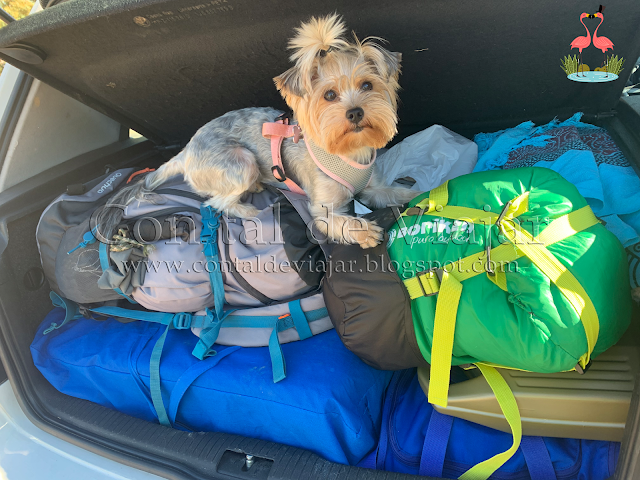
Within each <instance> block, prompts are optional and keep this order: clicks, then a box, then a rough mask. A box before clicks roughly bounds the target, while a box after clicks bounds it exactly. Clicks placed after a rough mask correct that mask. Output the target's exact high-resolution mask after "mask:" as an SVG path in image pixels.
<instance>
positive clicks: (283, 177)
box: [271, 165, 287, 182]
mask: <svg viewBox="0 0 640 480" xmlns="http://www.w3.org/2000/svg"><path fill="white" fill-rule="evenodd" d="M276 172H277V173H278V175H280V177H279V178H278V176H277V175H276ZM271 173H272V174H273V178H275V179H276V180H277V181H279V182H284V181H285V180H286V179H287V176H286V175H285V174H284V171H283V170H282V168H280V165H274V166H273V167H271Z"/></svg>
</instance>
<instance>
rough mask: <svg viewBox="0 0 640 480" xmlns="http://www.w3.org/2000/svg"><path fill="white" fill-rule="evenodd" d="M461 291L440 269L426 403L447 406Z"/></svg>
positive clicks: (457, 282)
mask: <svg viewBox="0 0 640 480" xmlns="http://www.w3.org/2000/svg"><path fill="white" fill-rule="evenodd" d="M461 293H462V284H461V283H460V282H459V281H458V280H456V278H455V277H454V276H453V275H451V274H450V273H448V272H446V271H445V272H442V283H441V284H440V291H439V293H438V302H437V303H436V315H435V319H434V323H433V342H432V347H431V380H430V381H429V395H428V396H429V403H432V404H434V405H440V406H441V407H446V406H447V398H448V396H449V378H450V376H451V356H452V352H453V335H454V332H455V329H456V314H457V312H458V303H459V302H460V295H461Z"/></svg>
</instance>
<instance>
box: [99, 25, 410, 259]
mask: <svg viewBox="0 0 640 480" xmlns="http://www.w3.org/2000/svg"><path fill="white" fill-rule="evenodd" d="M345 30H346V28H345V25H344V23H343V22H342V20H341V18H340V17H338V16H337V15H335V14H334V15H330V16H327V17H324V18H311V20H310V21H309V22H307V23H303V24H302V25H301V26H300V27H299V28H297V29H296V35H295V36H294V37H293V38H292V39H291V40H290V42H289V49H291V50H292V51H293V53H292V55H291V57H290V59H291V61H292V62H293V63H294V66H293V67H291V68H290V69H289V70H287V71H286V72H284V73H283V74H282V75H280V76H278V77H276V78H275V79H274V81H275V84H276V87H277V88H278V90H279V91H280V93H281V94H282V96H283V98H284V100H285V101H286V103H287V105H288V106H289V107H290V108H291V110H293V118H294V120H296V121H297V122H298V125H299V127H300V128H301V130H302V135H303V139H301V140H300V141H299V142H297V143H294V142H293V141H292V140H285V141H284V142H283V144H282V164H283V166H284V172H286V177H288V178H291V179H293V181H294V182H296V183H297V185H299V186H300V187H301V188H302V190H303V191H304V192H305V193H306V194H307V196H308V197H309V201H310V206H311V214H312V215H313V217H314V222H315V226H316V228H317V229H318V230H319V231H321V232H322V233H323V234H325V235H327V237H328V238H329V239H330V240H333V241H334V242H338V243H357V244H359V245H360V246H362V248H370V247H373V246H375V245H378V244H379V243H380V242H381V241H382V238H383V230H382V229H381V228H380V227H379V226H377V225H376V224H375V223H374V222H372V221H367V220H365V219H360V218H356V217H353V216H350V215H349V214H348V210H347V208H348V204H349V202H350V200H351V199H352V198H353V197H354V195H355V196H356V197H357V198H358V199H359V200H360V201H361V202H362V203H364V204H365V205H367V206H369V207H371V208H382V207H386V206H388V205H399V204H404V203H406V202H408V201H409V200H411V199H412V198H413V197H415V196H416V195H418V193H417V192H416V191H412V190H409V189H406V188H403V187H391V186H384V183H383V182H382V180H381V179H380V178H379V175H378V174H377V172H376V171H375V170H374V169H373V168H371V169H370V171H371V173H369V174H368V176H366V175H365V179H364V181H362V179H360V180H357V179H356V180H351V182H352V183H353V185H355V184H356V183H358V182H360V183H359V186H358V185H356V187H353V188H349V187H348V186H345V184H344V183H345V182H340V181H338V180H336V177H340V175H341V174H340V171H342V170H344V169H345V168H346V170H348V171H347V172H346V174H347V176H349V175H351V174H352V173H354V172H355V173H356V174H358V172H359V169H360V170H363V169H366V168H367V167H369V166H370V164H371V163H372V162H373V161H374V160H375V151H376V149H379V148H382V147H384V146H385V145H386V144H387V143H388V142H389V141H390V140H391V139H392V138H393V136H394V135H395V134H396V132H397V130H396V125H397V121H398V118H397V113H396V110H397V103H398V89H399V85H398V76H399V74H400V59H401V55H400V53H394V52H390V51H388V50H386V49H384V48H383V47H382V46H380V44H379V43H376V40H378V41H379V40H380V39H377V38H367V39H365V40H363V41H360V40H358V39H357V37H355V35H354V39H353V41H352V42H349V41H347V39H345V37H344V34H345ZM280 114H281V112H278V111H277V110H274V109H271V108H246V109H243V110H237V111H233V112H229V113H227V114H225V115H223V116H221V117H219V118H217V119H215V120H212V121H211V122H209V123H208V124H206V125H205V126H203V127H202V128H200V130H198V131H197V132H196V134H195V135H194V137H193V138H192V139H191V141H190V142H189V143H188V144H187V146H186V147H185V148H184V149H183V150H182V152H180V153H179V154H178V155H176V156H175V157H174V158H173V159H171V160H170V161H169V162H167V163H166V164H164V165H163V166H162V167H160V168H159V169H158V170H157V171H155V172H152V173H149V174H147V175H146V176H145V177H144V178H143V180H141V181H140V182H139V183H137V184H134V185H133V186H131V187H127V188H125V189H123V190H121V191H120V192H119V193H118V194H117V195H116V196H115V197H114V198H113V199H112V200H111V203H112V204H120V205H127V204H128V203H129V202H131V201H133V200H134V199H135V198H143V197H144V195H145V194H149V193H151V191H153V190H154V189H156V188H158V187H159V186H160V185H161V184H162V183H164V182H165V181H167V180H168V179H169V178H171V177H173V176H177V175H183V176H184V179H185V180H186V181H187V182H188V183H189V184H190V185H191V187H192V188H193V190H194V191H195V192H197V193H199V194H200V195H202V196H204V197H206V198H208V200H207V202H206V203H207V204H208V205H211V206H212V207H214V208H215V209H217V210H219V211H224V212H225V213H226V214H227V215H229V216H232V217H239V218H250V217H253V216H255V215H257V214H258V211H257V209H256V208H255V207H253V206H252V205H250V204H247V203H243V202H242V197H243V195H244V194H245V193H246V192H252V191H253V192H255V191H260V190H261V189H262V186H261V185H262V184H270V185H275V186H278V187H282V183H281V181H282V180H283V179H282V176H283V175H282V170H280V172H279V174H278V176H277V177H276V173H274V170H273V169H274V168H275V167H274V162H273V160H272V152H271V144H270V141H269V140H268V139H267V138H264V137H263V136H262V126H263V124H265V123H268V122H274V120H275V119H276V118H277V117H278V116H279V115H280ZM318 158H321V160H322V161H323V162H324V164H325V165H329V167H328V168H329V170H331V169H333V171H335V172H337V173H335V174H332V173H326V172H327V170H326V169H323V168H320V166H319V164H318ZM345 165H347V166H346V167H345ZM114 221H118V220H117V219H116V220H114ZM103 222H104V221H103ZM106 223H107V225H106V228H109V226H111V227H115V225H109V221H107V222H106ZM102 228H105V225H104V223H103V227H101V230H102ZM103 231H104V230H103Z"/></svg>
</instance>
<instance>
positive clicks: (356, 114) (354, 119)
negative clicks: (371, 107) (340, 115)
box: [347, 107, 364, 125]
mask: <svg viewBox="0 0 640 480" xmlns="http://www.w3.org/2000/svg"><path fill="white" fill-rule="evenodd" d="M363 118H364V110H362V109H361V108H360V107H356V108H352V109H350V110H347V119H348V120H349V121H350V122H351V123H355V124H356V125H357V124H358V123H360V122H361V121H362V119H363Z"/></svg>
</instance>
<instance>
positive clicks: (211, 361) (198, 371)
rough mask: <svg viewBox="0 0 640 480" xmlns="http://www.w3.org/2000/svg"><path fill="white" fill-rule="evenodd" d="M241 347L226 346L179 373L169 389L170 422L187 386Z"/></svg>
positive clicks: (174, 417)
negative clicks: (178, 376)
mask: <svg viewBox="0 0 640 480" xmlns="http://www.w3.org/2000/svg"><path fill="white" fill-rule="evenodd" d="M241 348H242V347H237V346H236V347H227V348H225V349H224V350H222V351H221V352H220V353H218V354H216V355H215V356H213V357H210V358H207V359H206V360H203V361H201V362H198V363H196V364H194V365H191V366H190V367H189V368H188V369H187V371H186V372H184V373H183V374H182V375H180V378H178V381H177V382H176V384H175V385H174V387H173V390H171V396H170V397H169V420H170V421H171V423H175V421H176V416H177V414H178V407H179V406H180V401H181V400H182V397H183V396H184V394H185V393H186V392H187V390H188V389H189V387H190V386H191V385H193V382H195V381H196V380H197V379H198V377H200V376H201V375H202V374H203V373H205V372H207V371H209V370H210V369H212V368H213V367H215V366H216V365H217V364H218V363H220V360H222V359H223V358H224V357H226V356H227V355H230V354H232V353H233V352H235V351H236V350H239V349H241Z"/></svg>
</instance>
